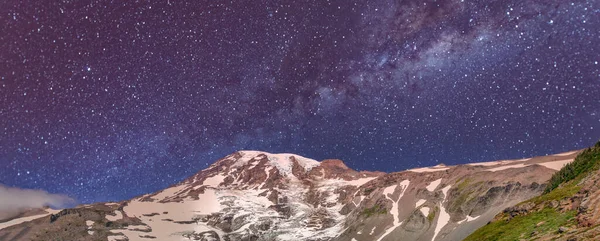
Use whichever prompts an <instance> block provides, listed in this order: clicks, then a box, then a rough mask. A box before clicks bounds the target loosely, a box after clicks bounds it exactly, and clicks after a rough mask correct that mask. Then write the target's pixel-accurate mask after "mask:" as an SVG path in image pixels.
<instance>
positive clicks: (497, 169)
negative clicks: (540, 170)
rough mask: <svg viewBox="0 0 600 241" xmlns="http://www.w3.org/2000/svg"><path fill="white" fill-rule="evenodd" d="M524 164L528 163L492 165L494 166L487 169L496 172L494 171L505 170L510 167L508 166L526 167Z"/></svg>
mask: <svg viewBox="0 0 600 241" xmlns="http://www.w3.org/2000/svg"><path fill="white" fill-rule="evenodd" d="M526 166H529V165H528V164H523V163H519V164H515V165H506V166H499V167H494V168H490V169H487V171H490V172H496V171H502V170H506V169H510V168H523V167H526Z"/></svg>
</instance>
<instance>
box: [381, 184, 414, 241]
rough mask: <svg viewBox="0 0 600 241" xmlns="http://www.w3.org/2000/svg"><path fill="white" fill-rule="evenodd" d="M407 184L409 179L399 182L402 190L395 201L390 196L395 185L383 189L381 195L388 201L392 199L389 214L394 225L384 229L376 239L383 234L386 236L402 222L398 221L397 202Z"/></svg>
mask: <svg viewBox="0 0 600 241" xmlns="http://www.w3.org/2000/svg"><path fill="white" fill-rule="evenodd" d="M408 185H410V181H409V180H404V181H402V182H400V187H401V188H402V192H401V193H400V196H399V197H398V200H396V201H394V200H393V199H392V198H391V197H390V196H391V194H393V193H394V190H395V189H396V185H394V186H390V187H387V188H385V189H384V190H383V195H384V196H385V197H386V198H387V199H389V200H390V201H392V209H391V210H390V214H392V216H394V223H393V224H394V226H392V227H390V228H388V229H387V230H386V231H385V233H384V234H383V235H382V236H381V237H379V239H377V241H380V240H382V239H383V238H384V237H385V236H387V235H388V234H390V233H391V232H392V231H394V230H395V229H396V228H397V227H399V226H400V225H402V222H401V221H400V217H398V202H399V201H400V199H402V196H404V192H405V191H406V189H408ZM392 187H393V188H392Z"/></svg>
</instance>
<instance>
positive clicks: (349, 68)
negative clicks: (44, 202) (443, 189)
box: [0, 0, 600, 203]
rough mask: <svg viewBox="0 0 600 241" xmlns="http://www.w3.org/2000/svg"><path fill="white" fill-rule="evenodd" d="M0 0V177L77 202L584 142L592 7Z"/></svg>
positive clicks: (523, 2)
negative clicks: (286, 168)
mask: <svg viewBox="0 0 600 241" xmlns="http://www.w3.org/2000/svg"><path fill="white" fill-rule="evenodd" d="M0 9H1V10H0V23H2V24H1V25H0V33H1V34H0V94H1V95H0V117H1V118H0V134H1V138H0V164H1V166H2V167H1V168H0V183H3V184H5V185H9V186H16V187H21V188H36V189H44V190H48V191H49V192H53V193H64V194H67V195H70V196H72V197H74V198H76V199H77V200H78V201H79V202H83V203H86V202H95V201H107V200H122V199H126V198H131V197H133V196H136V195H139V194H143V193H148V192H152V191H156V190H159V189H161V188H164V187H166V186H168V185H171V184H174V183H176V182H178V181H180V180H182V179H183V178H185V177H187V176H189V175H191V174H193V173H196V172H197V171H199V170H201V169H203V168H205V167H207V166H208V165H209V164H211V163H212V162H214V161H215V160H217V159H219V158H221V157H223V156H225V155H228V154H230V153H232V152H234V151H236V150H243V149H256V150H263V151H268V152H286V153H297V154H300V155H303V156H307V157H310V158H314V159H317V160H321V159H325V158H338V159H342V160H344V161H345V162H346V163H347V164H348V165H349V166H350V167H352V168H354V169H359V170H365V169H366V170H381V171H386V172H391V171H400V170H404V169H407V168H413V167H417V166H429V165H435V164H438V163H445V164H460V163H466V162H475V161H491V160H496V159H509V158H522V157H529V156H535V155H544V154H550V153H558V152H562V151H568V150H574V149H579V148H583V147H586V146H589V145H592V144H593V143H594V142H595V141H597V140H598V139H599V138H600V99H599V98H600V64H598V62H600V1H591V0H590V1H573V2H569V1H563V0H552V1H542V0H498V1H494V0H490V1H472V0H451V1H444V0H439V1H430V0H426V1H421V0H419V1H417V0H404V1H392V0H375V1H353V0H340V1H325V0H314V1H285V2H271V1H269V2H265V1H233V2H228V1H227V2H226V1H190V2H188V3H185V2H181V1H176V0H163V1H136V2H134V1H111V2H109V1H93V2H92V1H60V2H59V1H35V2H28V3H25V2H23V1H3V2H2V3H0Z"/></svg>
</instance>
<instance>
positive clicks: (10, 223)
mask: <svg viewBox="0 0 600 241" xmlns="http://www.w3.org/2000/svg"><path fill="white" fill-rule="evenodd" d="M44 211H46V212H47V213H45V214H39V215H33V216H29V217H22V218H16V219H13V220H10V221H8V222H4V223H0V229H3V228H8V227H10V226H13V225H17V224H21V223H24V222H29V221H31V220H35V219H38V218H42V217H45V216H48V215H50V214H57V213H58V212H60V211H61V210H54V209H46V210H44Z"/></svg>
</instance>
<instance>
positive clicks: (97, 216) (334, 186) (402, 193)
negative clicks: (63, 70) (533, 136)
mask: <svg viewBox="0 0 600 241" xmlns="http://www.w3.org/2000/svg"><path fill="white" fill-rule="evenodd" d="M568 158H571V157H570V156H564V158H562V159H561V158H558V159H556V158H554V159H552V158H550V159H549V158H546V157H540V158H533V159H523V160H513V161H498V162H488V163H475V164H468V165H460V166H445V165H438V166H435V167H426V168H417V169H412V170H407V171H403V172H396V173H387V174H386V173H383V172H368V171H360V172H359V171H355V170H352V169H351V168H349V167H348V166H346V165H345V164H344V162H342V161H341V160H336V159H330V160H324V161H321V162H318V161H315V160H311V159H308V158H305V157H301V156H298V155H294V154H271V153H266V152H258V151H239V152H236V153H233V154H231V155H229V156H226V157H224V158H223V159H221V160H218V161H217V162H215V163H214V164H213V165H211V166H210V167H208V168H207V169H205V170H202V171H200V172H198V173H197V174H195V175H193V176H191V177H189V178H187V179H185V180H183V181H182V182H180V183H178V184H175V185H173V186H171V187H169V188H167V189H164V190H161V191H158V192H155V193H151V194H146V195H143V196H140V197H136V198H134V199H131V200H127V201H123V202H120V203H99V204H94V205H84V206H79V207H76V208H73V209H68V210H63V211H60V212H55V213H53V214H52V215H50V214H48V215H46V216H45V217H41V218H39V219H35V220H33V221H31V222H23V223H21V224H18V225H14V226H11V227H6V228H4V229H1V230H0V241H1V240H32V239H33V240H40V238H41V237H46V236H45V235H46V233H47V232H50V231H51V232H53V234H52V235H53V236H52V238H53V239H58V240H120V239H122V240H166V241H168V240H182V239H183V240H219V241H220V240H248V241H254V240H348V241H350V240H397V239H398V237H402V240H460V239H462V238H464V237H466V236H467V235H468V234H470V233H471V232H473V231H474V230H475V229H477V228H479V227H481V226H483V225H485V224H486V223H487V222H489V221H490V220H492V219H493V218H494V216H495V215H496V214H497V213H499V212H502V211H503V210H504V209H506V208H507V207H510V206H512V205H514V204H517V203H519V202H521V201H523V200H526V199H528V198H531V197H533V196H536V195H538V194H539V193H541V192H542V190H543V189H544V187H545V186H544V184H543V183H545V182H546V181H547V180H548V179H549V178H550V176H551V175H552V173H554V172H555V171H556V168H551V167H553V165H551V164H552V163H553V162H554V161H562V162H565V160H568ZM587 192H588V193H590V195H591V194H592V193H596V192H599V191H598V188H595V189H594V188H593V187H591V186H590V189H589V190H588V191H587ZM590 195H587V194H585V195H584V194H582V196H581V198H580V200H578V201H577V202H579V203H580V204H581V205H579V206H580V207H581V210H582V212H585V213H586V215H588V216H584V215H582V216H581V218H588V219H590V220H593V219H594V218H596V216H594V215H598V214H597V213H595V212H593V211H590V210H589V209H586V207H592V206H594V205H596V203H598V202H600V201H598V200H596V199H593V198H591V197H590ZM556 205H563V204H556ZM509 212H523V210H509ZM525 212H526V210H525ZM595 220H597V218H596V219H595ZM1 224H2V223H1V222H0V225H1ZM590 225H595V223H591V224H590ZM0 227H2V226H0ZM36 238H37V239H36Z"/></svg>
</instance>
